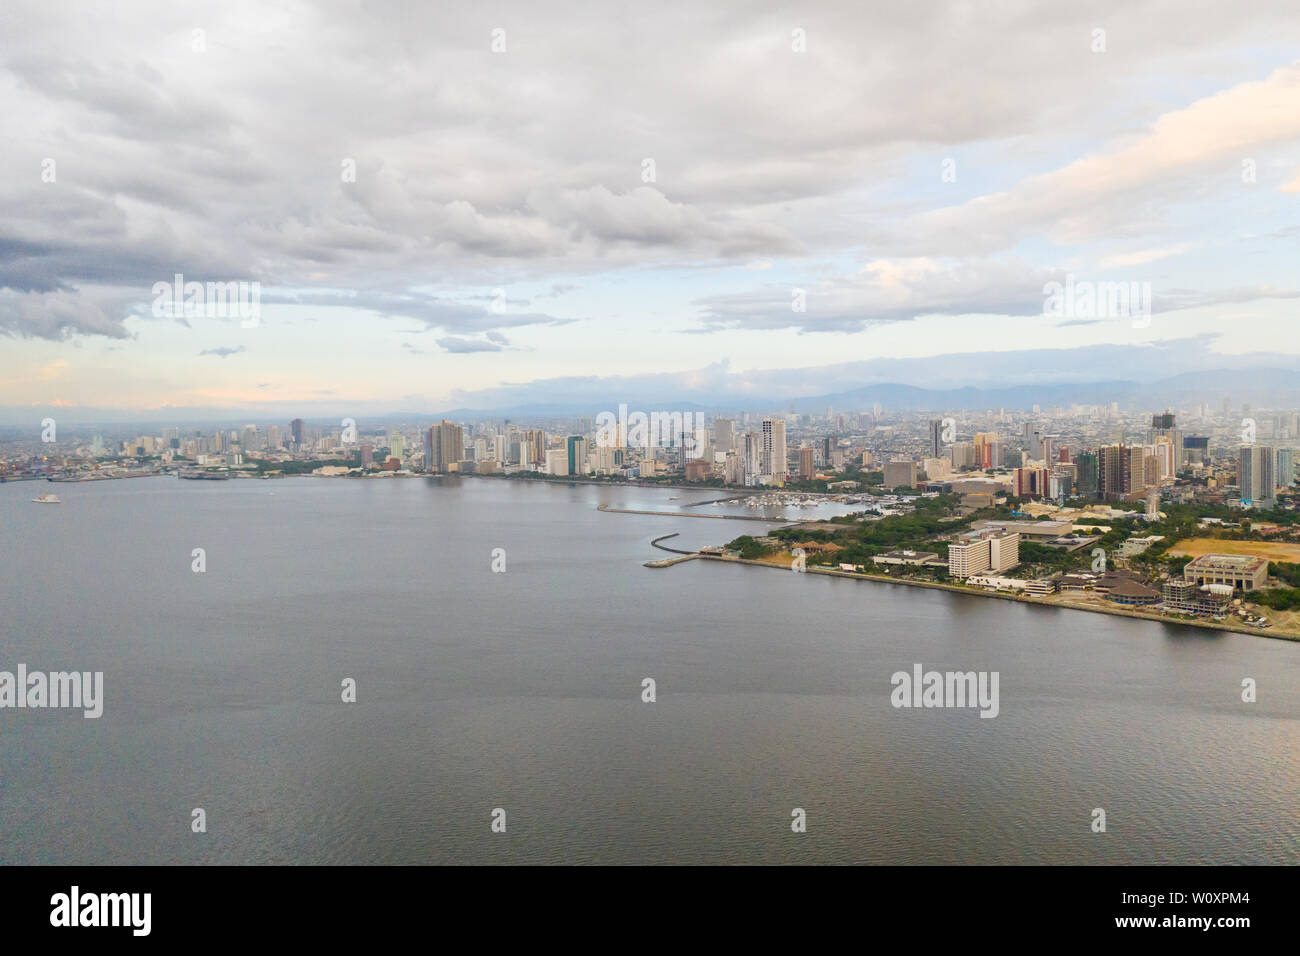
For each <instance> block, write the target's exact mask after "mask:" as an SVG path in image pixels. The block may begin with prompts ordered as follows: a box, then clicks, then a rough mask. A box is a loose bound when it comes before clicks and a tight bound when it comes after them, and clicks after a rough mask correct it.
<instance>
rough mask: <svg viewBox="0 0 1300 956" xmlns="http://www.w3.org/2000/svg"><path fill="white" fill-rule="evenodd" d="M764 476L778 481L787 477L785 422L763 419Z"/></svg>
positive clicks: (776, 419)
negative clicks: (769, 476)
mask: <svg viewBox="0 0 1300 956" xmlns="http://www.w3.org/2000/svg"><path fill="white" fill-rule="evenodd" d="M762 427H763V474H765V475H771V476H772V477H773V478H776V479H784V478H785V476H786V468H787V463H786V453H785V420H784V419H781V418H765V419H763V426H762Z"/></svg>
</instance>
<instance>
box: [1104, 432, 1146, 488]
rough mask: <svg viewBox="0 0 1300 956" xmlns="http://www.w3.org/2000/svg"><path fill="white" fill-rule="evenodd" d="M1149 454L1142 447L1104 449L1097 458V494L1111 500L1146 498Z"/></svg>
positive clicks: (1120, 444) (1120, 445) (1122, 446)
mask: <svg viewBox="0 0 1300 956" xmlns="http://www.w3.org/2000/svg"><path fill="white" fill-rule="evenodd" d="M1146 457H1147V456H1146V451H1145V449H1144V448H1143V447H1142V446H1141V445H1125V444H1124V443H1123V442H1120V443H1119V444H1115V445H1102V446H1101V450H1100V451H1099V452H1098V455H1097V492H1098V494H1099V495H1100V496H1101V497H1102V498H1107V499H1110V500H1118V499H1127V498H1132V497H1133V496H1134V495H1138V496H1145V491H1146V487H1147V484H1146V479H1147V462H1146Z"/></svg>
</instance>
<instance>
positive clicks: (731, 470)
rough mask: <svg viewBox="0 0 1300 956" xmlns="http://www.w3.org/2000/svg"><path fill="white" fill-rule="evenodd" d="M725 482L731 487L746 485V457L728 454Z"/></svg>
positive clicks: (733, 451)
mask: <svg viewBox="0 0 1300 956" xmlns="http://www.w3.org/2000/svg"><path fill="white" fill-rule="evenodd" d="M724 471H725V480H726V482H727V484H729V485H743V484H744V483H745V456H744V455H742V454H741V453H740V452H738V451H735V450H734V449H733V450H732V451H729V452H727V463H726V465H725V466H724Z"/></svg>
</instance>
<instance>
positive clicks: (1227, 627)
mask: <svg viewBox="0 0 1300 956" xmlns="http://www.w3.org/2000/svg"><path fill="white" fill-rule="evenodd" d="M694 557H698V558H700V559H702V560H705V561H725V562H727V563H729V564H749V565H755V566H757V567H760V568H771V569H773V570H776V571H785V572H786V573H787V574H790V573H805V574H826V575H830V576H831V577H838V578H853V579H855V580H858V581H875V582H877V583H880V584H899V585H902V586H904V587H910V588H930V589H931V590H935V591H953V592H956V593H957V594H965V595H966V596H968V597H979V598H996V599H998V600H1001V601H1015V602H1017V603H1019V604H1036V605H1038V606H1039V607H1049V608H1057V609H1059V610H1063V611H1090V612H1092V613H1093V614H1111V615H1114V616H1116V617H1131V618H1136V619H1138V620H1142V621H1153V622H1155V623H1157V624H1176V625H1183V626H1185V627H1198V628H1200V629H1201V630H1206V631H1219V632H1221V633H1222V632H1230V633H1234V634H1249V635H1250V636H1252V637H1268V638H1272V639H1273V640H1277V641H1292V642H1297V641H1300V635H1296V634H1290V633H1287V632H1282V631H1277V630H1275V629H1270V630H1260V629H1259V628H1257V627H1249V626H1247V625H1245V624H1228V623H1217V622H1211V621H1193V620H1183V619H1181V618H1169V617H1164V616H1162V615H1159V614H1152V613H1149V612H1143V611H1137V610H1134V609H1133V608H1127V607H1120V606H1116V607H1105V606H1101V605H1088V604H1062V603H1060V602H1057V601H1052V600H1048V599H1044V598H1037V597H1031V596H1026V595H1019V594H1007V593H1005V592H999V591H976V590H972V589H971V588H967V587H962V586H961V585H957V584H943V583H940V582H938V581H909V580H907V579H905V578H891V577H886V576H884V575H879V574H863V573H861V572H858V571H840V570H838V569H835V568H819V567H808V568H807V569H806V570H805V571H804V572H792V571H791V570H790V568H789V567H788V566H784V565H779V564H769V563H768V562H766V561H752V560H750V559H748V558H733V557H729V556H727V555H718V554H698V555H695V556H694ZM662 566H663V567H667V566H668V565H667V564H664V565H662Z"/></svg>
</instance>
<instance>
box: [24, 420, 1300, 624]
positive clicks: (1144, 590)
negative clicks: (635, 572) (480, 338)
mask: <svg viewBox="0 0 1300 956" xmlns="http://www.w3.org/2000/svg"><path fill="white" fill-rule="evenodd" d="M53 424H54V423H53V422H52V421H51V420H48V419H47V420H46V421H45V422H43V423H42V427H41V428H37V427H35V426H34V427H33V428H32V429H31V430H30V432H26V433H23V434H20V435H19V436H18V437H16V438H12V439H10V440H7V441H3V442H0V481H19V480H33V479H46V480H49V481H54V482H81V481H98V480H109V479H115V478H133V477H140V476H146V475H159V474H174V475H176V476H177V477H179V478H182V479H195V480H209V481H211V480H220V481H224V480H230V479H237V478H262V479H270V478H281V477H287V476H291V475H314V476H318V477H327V478H351V479H375V478H405V477H415V476H420V475H437V476H452V475H474V476H492V477H498V478H524V479H535V480H550V481H577V480H581V481H590V482H598V483H610V484H614V483H627V484H637V485H648V486H655V485H658V486H664V487H683V488H693V487H698V488H706V487H712V488H722V489H729V497H726V498H712V499H710V500H709V501H708V502H707V504H715V502H716V503H724V504H728V505H734V504H749V505H750V506H751V507H760V508H765V509H766V510H768V511H773V512H777V513H773V515H772V519H773V520H772V523H773V524H774V525H783V526H782V527H777V528H775V529H774V530H772V531H770V532H769V533H767V534H760V535H743V536H741V537H740V538H737V539H735V540H734V541H731V542H728V543H727V544H726V545H722V546H718V547H715V548H706V549H703V552H701V553H700V554H699V556H701V557H709V558H715V559H721V560H740V561H748V562H761V563H765V564H772V565H775V566H779V567H791V566H794V567H797V568H798V569H806V570H814V571H822V572H824V573H834V574H841V575H848V576H862V577H873V578H874V577H886V578H889V579H893V580H898V581H901V582H906V583H915V584H926V585H929V586H946V587H957V588H961V589H974V590H983V591H995V592H1001V593H1003V594H1014V595H1016V596H1018V597H1021V598H1023V599H1025V600H1034V601H1045V602H1048V603H1055V604H1063V605H1067V606H1072V607H1080V608H1084V609H1091V610H1112V611H1115V610H1117V609H1120V608H1125V609H1128V611H1129V612H1131V613H1137V614H1140V615H1142V616H1157V617H1170V618H1175V619H1182V620H1187V621H1205V622H1217V623H1219V624H1222V625H1224V626H1231V627H1236V628H1240V627H1255V628H1271V627H1276V628H1277V633H1281V634H1286V635H1288V636H1300V515H1298V513H1297V504H1298V503H1300V496H1298V495H1297V493H1296V490H1295V449H1296V447H1297V446H1300V412H1296V411H1292V410H1289V409H1254V410H1252V409H1251V407H1249V406H1236V407H1234V406H1233V405H1232V404H1231V402H1230V401H1229V400H1227V399H1225V400H1224V401H1223V403H1222V405H1221V406H1216V407H1213V408H1212V407H1211V406H1210V405H1208V404H1201V405H1198V406H1196V407H1192V408H1182V409H1178V410H1176V411H1171V410H1168V409H1166V410H1161V411H1153V410H1150V409H1147V410H1137V409H1133V410H1124V411H1121V409H1120V407H1119V405H1118V404H1112V405H1109V406H1094V405H1088V406H1072V407H1069V408H1052V409H1042V408H1039V407H1037V406H1035V407H1034V408H1033V409H1032V410H1025V411H1009V410H986V411H980V412H971V411H952V412H913V411H894V410H889V409H885V408H882V407H881V406H880V405H876V406H875V407H873V408H872V409H870V410H859V411H837V410H835V409H827V410H826V411H825V413H824V414H807V413H795V412H793V411H792V412H790V413H787V414H784V415H762V414H755V413H741V414H734V415H732V416H730V417H725V416H722V415H701V414H698V413H694V412H663V411H655V412H636V411H633V412H631V413H629V412H628V410H627V406H621V407H620V408H619V409H618V411H617V412H613V411H608V412H599V413H596V414H594V415H592V416H590V417H576V418H573V417H569V418H564V417H552V418H538V419H535V420H526V421H510V420H506V421H500V420H498V421H490V420H483V421H457V422H452V421H447V420H443V421H439V422H428V421H425V422H419V421H414V422H409V423H396V424H394V423H391V422H381V421H375V422H370V423H367V422H364V421H363V422H361V423H358V422H356V421H354V420H352V419H343V420H342V421H341V422H339V423H338V424H335V423H333V422H329V423H322V422H317V421H312V422H308V421H305V420H303V419H295V420H293V421H292V422H289V423H288V424H287V425H286V426H281V425H279V424H249V425H244V426H243V427H236V428H224V427H223V428H211V427H209V428H207V429H204V428H197V429H195V428H182V427H179V426H168V427H161V428H159V429H157V430H156V431H155V433H151V434H138V433H136V431H135V430H131V429H119V431H120V432H121V433H120V434H112V433H111V430H109V429H93V430H90V429H82V430H80V431H78V430H76V428H75V427H73V428H72V433H71V434H70V435H69V434H66V433H65V434H64V435H57V432H55V433H54V434H51V432H54V429H53V428H52V427H50V426H52V425H53ZM105 431H109V434H108V436H107V437H106V436H105ZM43 497H45V498H46V499H51V498H52V497H53V496H43ZM832 503H833V504H836V505H838V506H839V508H838V510H839V511H845V510H848V511H849V513H846V514H836V515H835V516H833V517H830V518H823V519H820V520H807V519H785V515H784V510H785V509H790V508H793V507H796V506H798V507H805V508H807V507H816V506H818V505H823V504H832ZM690 507H693V505H692V504H691V503H689V502H688V503H686V504H685V505H684V506H683V513H685V509H686V508H690Z"/></svg>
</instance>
